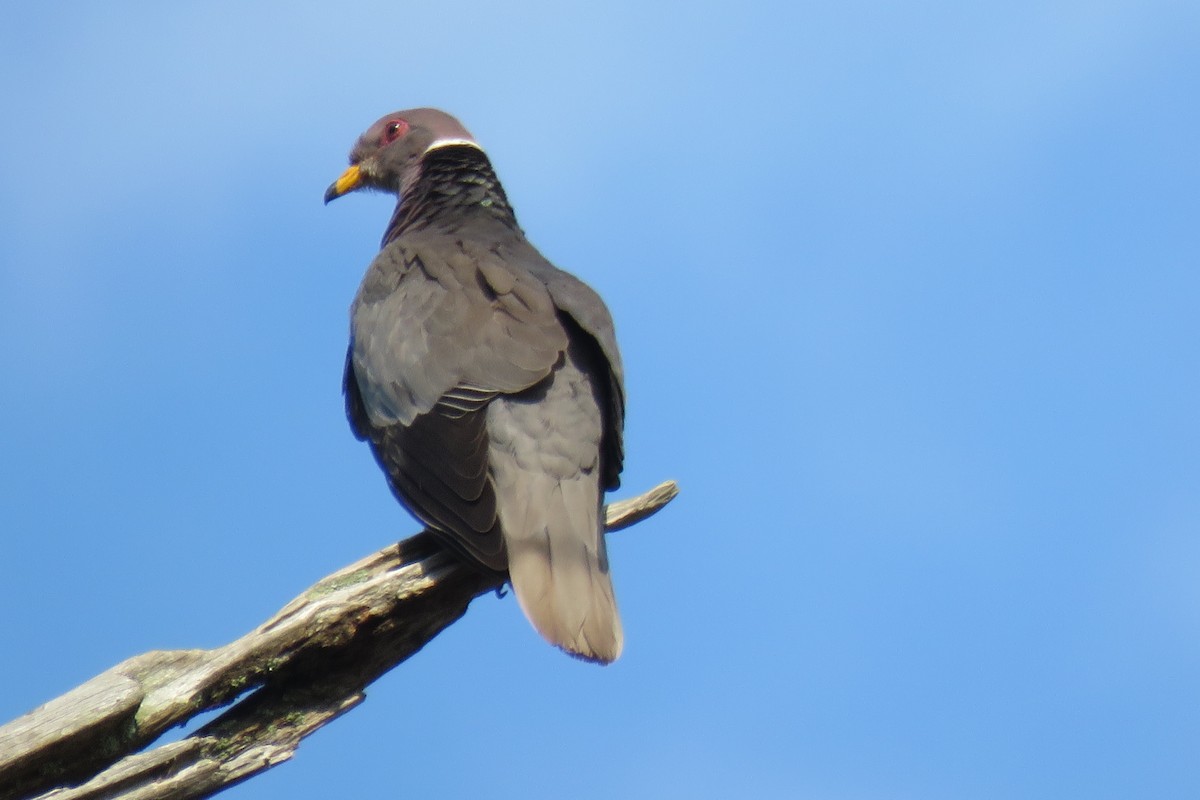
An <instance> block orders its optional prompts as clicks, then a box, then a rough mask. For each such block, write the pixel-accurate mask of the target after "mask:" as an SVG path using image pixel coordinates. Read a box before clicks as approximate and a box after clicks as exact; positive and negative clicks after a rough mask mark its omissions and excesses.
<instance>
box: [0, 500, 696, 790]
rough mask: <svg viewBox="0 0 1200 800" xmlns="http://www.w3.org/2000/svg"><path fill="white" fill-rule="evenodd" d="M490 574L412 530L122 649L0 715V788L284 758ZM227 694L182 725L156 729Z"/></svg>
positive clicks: (142, 776)
mask: <svg viewBox="0 0 1200 800" xmlns="http://www.w3.org/2000/svg"><path fill="white" fill-rule="evenodd" d="M677 493H678V489H677V487H676V486H675V484H674V482H671V481H668V482H666V483H663V484H661V485H659V486H657V487H655V488H654V489H651V490H650V491H649V492H647V493H645V494H643V495H641V496H639V497H635V498H632V499H629V500H623V501H620V502H616V503H612V504H610V505H609V506H608V508H607V516H606V529H607V530H608V531H610V532H611V531H614V530H619V529H621V528H624V527H628V526H629V525H633V524H634V523H636V522H640V521H641V520H643V519H645V518H646V517H649V516H650V515H652V514H654V513H655V512H657V511H658V510H659V509H661V508H662V507H663V506H665V505H666V504H667V503H669V502H670V501H671V500H672V499H673V498H674V497H675V495H676V494H677ZM498 585H499V583H498V581H497V578H496V577H495V576H494V575H490V574H483V573H481V572H478V571H476V570H474V569H472V568H471V567H469V566H467V565H466V564H464V563H463V562H462V561H460V560H458V559H456V558H454V557H452V556H451V555H450V554H449V553H447V552H446V551H445V550H443V549H442V548H441V547H440V546H439V545H438V544H437V542H436V541H435V540H434V538H433V536H432V535H431V534H429V533H428V532H426V533H420V534H418V535H416V536H414V537H412V538H411V539H406V540H404V541H403V542H400V543H399V544H396V545H392V546H390V547H386V548H384V549H383V550H380V551H379V552H377V553H375V554H373V555H370V556H367V557H366V558H364V559H362V560H361V561H359V562H357V563H355V564H351V565H350V566H348V567H345V568H343V569H341V570H338V571H337V572H335V573H333V574H332V575H330V576H328V577H326V578H324V579H322V580H320V581H318V582H317V583H316V584H314V585H313V586H312V587H311V588H310V589H308V591H306V592H304V593H303V594H302V595H300V596H299V597H297V598H296V599H295V600H293V601H292V602H290V603H288V604H287V605H286V606H284V607H283V608H282V609H281V610H280V611H279V612H278V613H277V614H275V616H273V617H271V618H270V619H269V620H267V621H266V622H264V623H263V624H261V625H259V626H258V627H257V628H255V629H254V630H253V631H251V632H250V633H248V634H246V635H245V636H243V637H241V638H240V639H238V640H236V641H234V642H231V643H230V644H228V645H225V646H224V647H218V648H215V649H212V650H159V651H152V652H149V653H143V654H142V655H140V656H135V657H133V658H131V659H129V660H127V661H124V662H122V663H120V664H118V665H117V666H115V667H113V668H112V669H110V670H108V671H107V672H104V673H102V674H100V675H98V676H96V677H95V678H93V679H91V680H90V681H88V682H87V683H84V684H83V685H82V686H79V687H77V688H75V689H73V690H71V691H70V692H67V693H66V694H65V695H63V696H61V697H59V698H57V699H55V700H51V701H50V702H49V703H46V704H45V705H43V706H41V707H40V708H37V709H35V710H34V711H31V712H30V713H28V714H26V715H25V716H23V717H20V718H18V719H16V720H14V721H12V722H10V723H8V724H7V725H4V726H3V727H0V800H25V798H33V797H39V798H55V800H84V799H85V798H87V799H88V800H98V799H99V798H106V799H107V798H121V799H122V800H166V799H167V798H169V799H170V800H184V799H185V798H201V797H208V796H210V795H212V794H215V793H216V792H218V791H220V790H221V789H224V788H226V787H228V786H231V785H233V784H235V783H238V782H240V781H242V780H245V779H246V778H249V777H251V776H252V775H255V774H257V773H259V772H262V771H264V770H266V769H269V768H270V767H272V766H274V765H275V764H278V763H280V762H283V761H286V760H288V759H290V758H291V757H292V755H293V754H294V752H295V750H296V747H297V746H298V745H299V743H300V741H301V740H302V739H303V738H304V737H306V736H308V735H309V734H311V733H312V732H314V731H315V730H317V729H318V728H320V727H321V726H323V725H325V724H327V723H328V722H330V721H331V720H333V719H335V718H336V717H338V716H340V715H341V714H343V713H345V712H346V711H348V710H350V709H351V708H353V707H354V706H356V705H358V704H359V703H361V702H362V701H363V699H364V695H363V689H364V688H365V687H366V686H367V685H369V684H370V683H371V682H373V681H374V680H375V679H376V678H378V677H379V676H380V675H382V674H383V673H385V672H387V671H388V670H390V669H391V668H392V667H394V666H396V665H397V664H399V663H400V662H401V661H404V660H405V659H407V658H408V657H409V656H411V655H412V654H413V653H415V652H417V651H418V650H420V649H421V648H422V647H423V646H424V645H425V644H426V643H427V642H429V641H430V640H431V639H433V637H435V636H437V635H438V633H440V632H441V631H442V630H444V629H445V628H446V627H447V626H448V625H450V624H452V623H453V622H455V621H456V620H458V619H459V618H460V617H461V616H462V615H463V614H464V613H465V612H466V610H467V606H468V605H469V604H470V602H471V600H473V599H474V598H476V597H478V596H479V595H481V594H484V593H486V592H488V591H490V590H493V589H495V588H497V586H498ZM230 703H232V704H233V705H232V706H231V707H230V708H229V709H228V710H227V711H225V713H223V714H222V715H221V716H220V717H218V718H217V719H215V720H213V721H212V722H210V723H208V724H207V725H205V726H203V727H202V728H200V729H199V730H197V731H195V732H194V733H192V734H191V735H190V736H188V737H187V738H185V739H183V740H181V741H177V742H172V743H170V744H165V745H162V746H159V747H157V748H153V749H150V750H146V751H145V752H139V751H141V750H142V749H143V748H145V747H147V746H148V745H150V744H152V743H153V742H154V740H155V739H157V738H158V737H159V736H160V735H161V734H162V733H163V731H165V730H167V729H168V728H171V727H174V726H177V725H182V724H184V723H185V722H187V721H188V720H189V719H191V718H192V717H194V716H196V715H197V714H200V713H202V712H204V711H208V710H211V709H215V708H219V707H221V706H224V705H227V704H230Z"/></svg>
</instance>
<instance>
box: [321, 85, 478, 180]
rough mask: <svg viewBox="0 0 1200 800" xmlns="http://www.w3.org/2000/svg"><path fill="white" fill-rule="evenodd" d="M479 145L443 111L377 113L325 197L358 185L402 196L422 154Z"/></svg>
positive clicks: (418, 172) (421, 110) (416, 170)
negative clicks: (378, 115) (382, 114)
mask: <svg viewBox="0 0 1200 800" xmlns="http://www.w3.org/2000/svg"><path fill="white" fill-rule="evenodd" d="M454 145H466V146H469V147H474V148H477V149H478V148H479V145H478V143H477V142H476V141H475V137H473V136H471V134H470V132H469V131H467V129H466V128H464V127H463V125H462V123H461V122H459V121H458V120H456V119H455V118H454V117H452V116H450V115H449V114H447V113H446V112H444V111H438V110H437V109H433V108H414V109H411V110H409V111H397V112H396V113H394V114H388V115H387V116H385V117H382V118H380V120H379V121H378V122H376V123H375V124H374V125H372V126H371V127H369V128H367V131H366V133H364V134H363V135H362V136H360V137H359V138H358V142H356V143H355V145H354V149H353V150H351V151H350V167H349V168H348V169H347V170H346V171H345V172H343V173H342V174H341V176H340V177H339V178H338V179H337V180H336V181H334V182H333V183H332V184H330V186H329V188H328V189H326V190H325V202H326V203H328V202H329V201H330V200H334V199H336V198H338V197H341V196H342V195H344V194H347V193H349V192H353V191H354V190H356V189H363V188H367V189H377V190H380V191H384V192H390V193H392V194H395V195H397V196H399V197H403V196H404V194H405V192H406V191H407V190H408V188H409V187H411V186H412V185H413V183H414V182H415V181H416V179H417V177H418V176H419V175H420V171H421V160H422V159H423V158H424V157H425V154H426V153H429V152H430V151H431V150H436V149H438V148H439V147H449V146H454Z"/></svg>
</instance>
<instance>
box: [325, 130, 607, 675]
mask: <svg viewBox="0 0 1200 800" xmlns="http://www.w3.org/2000/svg"><path fill="white" fill-rule="evenodd" d="M362 188H366V189H375V190H380V191H385V192H390V193H393V194H395V195H396V196H397V203H396V210H395V213H393V214H392V218H391V221H390V222H389V223H388V226H387V230H386V232H385V233H384V235H383V244H382V249H381V250H380V252H379V255H377V256H376V257H375V260H374V261H372V262H371V265H370V267H369V268H368V269H367V274H366V276H365V277H364V278H363V282H362V285H361V286H360V287H359V290H358V296H357V297H355V299H354V303H353V305H352V306H351V311H350V317H351V321H350V349H349V352H348V354H347V356H346V372H345V381H344V389H345V394H346V413H347V416H348V417H349V419H350V426H351V427H352V428H353V430H354V433H355V435H356V436H357V437H358V438H359V439H361V440H366V441H367V442H369V443H370V446H371V450H372V451H373V452H374V454H375V458H376V460H377V461H378V462H379V465H380V466H381V467H382V468H383V470H384V472H385V473H386V474H387V479H388V483H389V484H390V485H391V488H392V491H393V492H394V493H395V495H396V497H397V498H398V499H399V500H400V502H401V503H402V504H403V505H404V506H405V507H406V508H407V509H408V510H409V511H410V512H411V513H412V514H413V515H414V516H416V517H417V519H418V520H420V521H421V522H422V523H424V524H425V525H426V526H428V527H429V528H430V529H432V530H433V531H434V532H435V533H436V534H438V536H439V537H440V538H441V539H442V540H443V541H444V542H445V543H446V544H447V545H449V546H450V547H451V548H452V549H453V550H455V551H457V552H458V553H459V554H460V555H461V556H464V557H466V558H467V559H468V560H469V561H471V562H473V563H474V564H476V565H478V566H480V567H483V568H485V569H488V570H492V571H494V572H496V573H503V572H505V571H507V573H508V575H509V578H510V580H511V582H512V586H513V589H514V590H515V592H516V595H517V601H518V602H519V603H520V605H521V608H522V609H523V610H524V612H525V615H526V616H527V617H528V618H529V620H530V622H532V623H533V626H534V627H535V628H536V629H537V630H538V632H539V633H541V634H542V636H544V637H545V638H546V639H547V640H549V641H550V642H551V643H553V644H555V645H557V646H558V647H561V648H562V649H563V650H565V651H567V652H568V653H570V654H572V655H575V656H578V657H579V658H583V659H586V660H588V661H596V662H600V663H609V662H611V661H613V660H614V659H616V658H617V656H619V655H620V653H621V645H622V633H621V621H620V618H619V616H618V615H617V606H616V601H615V599H614V597H613V587H612V580H611V578H610V577H609V569H608V556H607V553H606V551H605V545H604V528H603V517H602V510H603V508H602V498H603V494H604V492H605V491H606V490H609V489H615V488H616V487H617V485H618V484H619V481H620V478H619V476H620V473H621V466H622V461H623V449H622V441H621V437H622V428H623V425H624V414H625V398H624V386H623V378H622V369H621V357H620V354H619V353H618V351H617V342H616V337H615V334H614V331H613V324H612V318H611V317H610V316H609V312H608V309H607V308H606V307H605V305H604V302H603V301H602V300H601V299H600V297H599V295H597V294H596V292H595V291H593V290H592V289H591V288H590V287H588V286H587V285H586V284H584V283H583V282H582V281H580V280H579V279H578V278H576V277H575V276H573V275H571V274H569V273H566V272H563V271H562V270H560V269H558V268H556V267H555V266H554V265H553V264H551V263H550V262H549V261H547V260H546V259H545V258H543V257H542V255H541V254H540V253H539V252H538V251H537V250H536V249H534V247H533V245H531V244H530V243H529V242H528V241H527V240H526V238H525V234H524V233H523V232H522V230H521V228H520V227H519V226H518V225H517V220H516V217H515V216H514V214H513V210H512V207H511V206H509V204H508V199H507V197H506V196H505V194H504V189H503V188H502V187H501V186H500V182H499V181H498V180H497V179H496V174H495V172H494V171H493V169H492V165H491V162H490V161H489V160H488V157H487V155H486V154H485V153H484V152H483V150H482V149H481V148H480V146H479V145H478V144H477V143H476V141H475V139H474V137H472V136H471V134H470V133H468V132H467V129H466V128H464V127H463V126H462V124H461V123H459V122H458V120H456V119H455V118H454V117H452V116H450V115H449V114H446V113H444V112H442V111H437V110H434V109H429V108H419V109H413V110H410V111H399V112H396V113H394V114H389V115H387V116H385V117H383V118H382V119H380V120H379V121H378V122H376V123H375V124H374V125H372V126H371V127H370V128H368V129H367V131H366V133H364V134H363V135H362V136H361V137H360V138H359V140H358V142H357V143H356V144H355V145H354V148H353V150H351V152H350V167H349V168H348V169H347V170H346V171H345V172H344V173H343V174H342V175H341V177H339V178H338V179H337V180H336V181H335V182H334V183H333V184H332V185H331V186H330V187H329V189H328V191H326V192H325V202H326V203H328V202H329V201H331V200H333V199H335V198H337V197H341V196H342V195H344V194H346V193H348V192H351V191H354V190H356V189H362Z"/></svg>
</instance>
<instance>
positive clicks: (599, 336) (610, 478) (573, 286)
mask: <svg viewBox="0 0 1200 800" xmlns="http://www.w3.org/2000/svg"><path fill="white" fill-rule="evenodd" d="M521 246H522V252H520V253H519V254H518V255H516V257H519V258H521V259H523V263H526V264H528V265H529V271H530V272H531V273H532V274H533V275H534V276H536V277H537V278H538V280H539V281H541V282H542V283H543V284H544V285H545V286H546V289H547V291H549V292H550V297H551V298H552V299H553V301H554V305H555V306H557V307H558V308H559V309H560V310H561V311H563V312H564V313H565V314H567V315H568V316H569V317H570V318H571V321H572V322H573V323H574V324H575V325H577V326H578V327H579V331H580V332H581V333H583V334H586V336H587V340H590V342H591V343H592V346H591V347H589V348H588V349H589V350H592V352H591V353H590V354H589V355H590V358H591V360H592V361H593V362H596V363H597V364H603V366H602V367H600V370H601V372H602V373H603V377H602V378H601V380H602V381H603V386H602V387H600V389H601V393H602V395H603V396H604V405H603V407H604V409H605V412H606V413H605V416H606V424H605V426H604V440H603V443H602V445H601V449H602V450H603V452H604V456H605V457H604V464H603V466H602V471H603V488H604V489H616V488H617V487H618V486H620V483H621V478H620V474H621V469H622V466H623V464H624V460H625V448H624V443H623V432H624V428H625V369H624V366H623V365H622V364H621V351H620V350H619V349H618V348H617V336H616V329H615V327H614V326H613V321H612V315H611V314H610V313H609V311H608V306H606V305H605V304H604V301H603V300H602V299H601V298H600V295H599V294H597V293H596V291H595V290H594V289H593V288H592V287H590V286H588V285H587V284H586V283H584V282H583V281H581V280H579V278H576V277H575V276H574V275H572V274H571V273H569V272H566V271H564V270H561V269H559V268H558V267H556V266H554V265H553V264H551V263H550V262H549V261H548V260H546V258H544V257H543V256H542V255H541V253H539V252H538V251H537V250H536V249H535V248H534V247H533V246H532V245H530V244H528V242H522V243H521ZM572 338H573V339H574V338H575V337H574V336H573V337H572ZM585 341H586V340H585Z"/></svg>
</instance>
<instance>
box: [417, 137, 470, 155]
mask: <svg viewBox="0 0 1200 800" xmlns="http://www.w3.org/2000/svg"><path fill="white" fill-rule="evenodd" d="M456 144H465V145H468V146H469V147H474V148H475V149H476V150H480V151H482V150H483V148H482V147H480V146H479V142H477V141H475V140H474V139H463V138H461V137H445V138H442V139H434V140H433V141H432V142H430V143H429V147H426V148H425V152H426V153H431V152H433V151H434V150H437V149H438V148H441V147H452V146H454V145H456Z"/></svg>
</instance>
